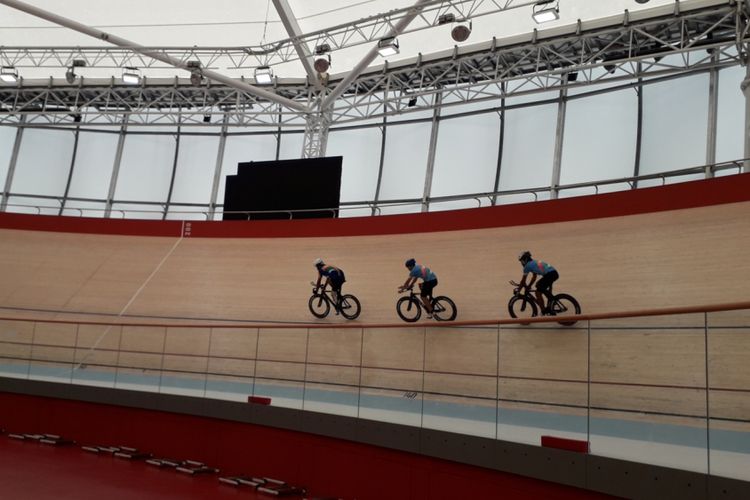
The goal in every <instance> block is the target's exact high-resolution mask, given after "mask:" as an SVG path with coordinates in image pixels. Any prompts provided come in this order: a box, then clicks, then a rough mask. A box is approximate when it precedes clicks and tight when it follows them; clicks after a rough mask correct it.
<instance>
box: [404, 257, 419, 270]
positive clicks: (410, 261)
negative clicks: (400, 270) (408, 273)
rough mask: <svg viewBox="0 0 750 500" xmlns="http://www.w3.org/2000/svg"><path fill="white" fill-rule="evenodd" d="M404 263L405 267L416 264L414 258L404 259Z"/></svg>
mask: <svg viewBox="0 0 750 500" xmlns="http://www.w3.org/2000/svg"><path fill="white" fill-rule="evenodd" d="M405 265H406V267H408V268H409V269H411V268H412V267H414V266H415V265H417V261H416V260H414V259H409V260H407V261H406V264H405Z"/></svg>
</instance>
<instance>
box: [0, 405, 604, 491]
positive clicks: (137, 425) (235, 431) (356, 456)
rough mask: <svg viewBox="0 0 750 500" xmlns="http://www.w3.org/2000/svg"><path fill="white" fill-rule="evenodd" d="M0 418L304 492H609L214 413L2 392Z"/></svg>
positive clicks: (31, 429) (14, 427)
mask: <svg viewBox="0 0 750 500" xmlns="http://www.w3.org/2000/svg"><path fill="white" fill-rule="evenodd" d="M0 408H3V411H2V413H1V414H0V427H3V428H5V429H6V430H7V431H10V432H22V433H40V434H41V433H49V434H59V435H61V436H63V437H66V438H68V439H75V440H76V441H77V442H78V443H79V444H92V445H126V446H134V447H136V448H139V449H141V450H144V451H149V452H152V453H155V454H157V455H160V456H162V457H169V458H175V459H193V460H199V461H202V462H205V463H206V464H208V465H210V466H213V467H219V468H220V469H221V470H222V474H227V475H228V474H240V473H245V474H254V475H265V476H270V477H276V478H279V479H284V480H286V481H287V482H290V483H292V484H296V485H299V486H304V487H307V489H308V492H309V493H310V494H311V495H320V494H329V495H330V494H335V495H338V496H341V497H345V498H357V499H359V500H367V499H373V500H374V499H377V500H382V499H385V498H387V499H393V500H398V499H409V500H417V499H419V500H428V499H429V500H442V499H445V500H448V499H456V498H466V499H469V498H471V499H474V498H476V499H480V498H481V499H489V498H512V499H539V498H544V499H550V500H555V499H560V500H562V499H571V500H572V499H588V498H592V499H593V498H609V497H607V496H605V495H600V494H596V493H592V492H588V491H585V490H580V489H576V488H571V487H567V486H562V485H558V484H554V483H548V482H544V481H538V480H534V479H529V478H525V477H522V476H516V475H513V474H506V473H502V472H496V471H491V470H487V469H482V468H479V467H471V466H468V465H462V464H457V463H453V462H448V461H445V460H438V459H432V458H428V457H423V456H420V455H415V454H411V453H404V452H399V451H394V450H388V449H384V448H379V447H375V446H368V445H362V444H357V443H352V442H348V441H342V440H338V439H330V438H325V437H320V436H314V435H310V434H304V433H299V432H292V431H285V430H280V429H274V428H270V427H262V426H258V425H250V424H243V423H239V422H231V421H224V420H217V419H209V418H201V417H194V416H189V415H180V414H171V413H165V412H158V411H149V410H139V409H132V408H125V407H119V406H109V405H100V404H93V403H83V402H77V401H69V400H62V399H52V398H41V397H36V396H26V395H19V394H10V393H2V392H0Z"/></svg>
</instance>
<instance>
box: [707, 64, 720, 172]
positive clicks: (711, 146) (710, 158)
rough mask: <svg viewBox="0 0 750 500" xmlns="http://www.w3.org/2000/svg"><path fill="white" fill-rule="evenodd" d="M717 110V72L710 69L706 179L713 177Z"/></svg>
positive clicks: (714, 69)
mask: <svg viewBox="0 0 750 500" xmlns="http://www.w3.org/2000/svg"><path fill="white" fill-rule="evenodd" d="M711 59H712V60H713V61H717V60H718V55H717V54H715V53H714V54H713V55H712V56H711ZM718 109H719V70H718V69H717V68H713V69H711V72H710V73H709V81H708V124H707V125H708V127H707V131H706V165H707V167H706V179H710V178H711V177H713V176H714V172H713V168H712V166H713V165H714V164H715V163H716V134H717V127H718V115H719V113H718Z"/></svg>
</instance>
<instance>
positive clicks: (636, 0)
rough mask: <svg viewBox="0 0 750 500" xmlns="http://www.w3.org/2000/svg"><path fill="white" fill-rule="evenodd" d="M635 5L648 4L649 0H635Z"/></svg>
mask: <svg viewBox="0 0 750 500" xmlns="http://www.w3.org/2000/svg"><path fill="white" fill-rule="evenodd" d="M635 3H648V0H635Z"/></svg>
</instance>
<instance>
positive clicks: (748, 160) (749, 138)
mask: <svg viewBox="0 0 750 500" xmlns="http://www.w3.org/2000/svg"><path fill="white" fill-rule="evenodd" d="M747 50H748V51H750V48H748V49H747ZM745 69H746V73H745V79H744V80H743V81H742V84H741V88H742V93H743V94H745V135H744V138H745V162H744V164H743V167H742V171H743V172H750V61H747V60H746V61H745Z"/></svg>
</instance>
